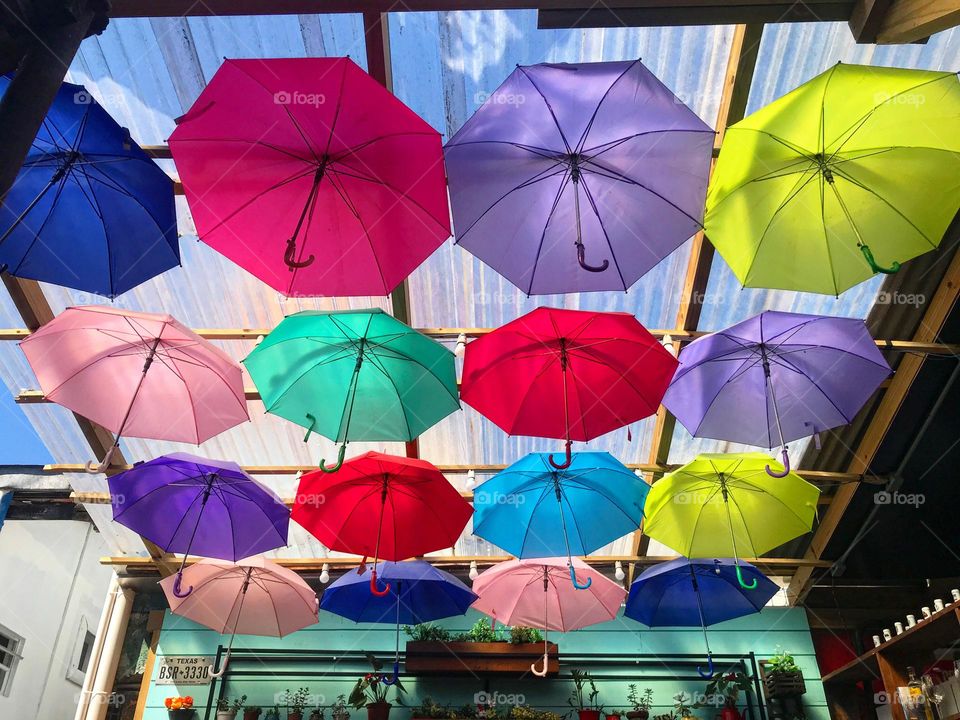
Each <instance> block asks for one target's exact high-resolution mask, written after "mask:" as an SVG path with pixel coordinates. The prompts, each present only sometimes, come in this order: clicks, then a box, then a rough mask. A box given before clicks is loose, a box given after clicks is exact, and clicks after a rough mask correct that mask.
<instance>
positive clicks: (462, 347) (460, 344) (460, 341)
mask: <svg viewBox="0 0 960 720" xmlns="http://www.w3.org/2000/svg"><path fill="white" fill-rule="evenodd" d="M466 351H467V336H466V335H464V334H463V333H460V334H459V335H457V345H456V347H455V348H454V349H453V354H454V355H456V356H457V357H463V354H464V353H465V352H466Z"/></svg>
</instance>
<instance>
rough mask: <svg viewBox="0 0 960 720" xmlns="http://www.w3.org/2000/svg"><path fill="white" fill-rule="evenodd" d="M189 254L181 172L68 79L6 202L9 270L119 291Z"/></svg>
mask: <svg viewBox="0 0 960 720" xmlns="http://www.w3.org/2000/svg"><path fill="white" fill-rule="evenodd" d="M9 85H10V78H9V77H7V76H0V96H2V95H3V93H5V92H6V90H7V87H8V86H9ZM179 264H180V248H179V245H178V241H177V216H176V209H175V206H174V197H173V181H172V180H171V179H170V177H169V176H168V175H167V174H166V173H165V172H164V171H163V170H162V169H161V168H160V167H159V166H158V165H157V164H156V163H154V162H153V160H151V159H150V158H149V157H148V156H147V154H146V153H145V152H144V151H143V150H142V149H141V148H140V147H139V146H138V145H137V144H136V143H135V142H133V140H131V139H130V133H129V132H128V131H127V130H126V129H125V128H122V127H120V125H118V124H117V122H116V121H115V120H114V119H113V118H112V117H110V115H109V114H108V113H107V111H106V110H104V109H103V108H102V107H101V106H100V105H98V104H97V103H96V101H94V100H93V98H92V97H91V96H90V94H89V93H88V92H87V91H86V90H85V89H84V88H83V87H82V86H81V85H71V84H70V83H63V85H62V86H61V88H60V90H59V92H58V93H57V96H56V98H55V99H54V101H53V104H52V105H51V106H50V110H49V111H48V112H47V116H46V118H45V119H44V121H43V125H42V126H41V128H40V131H39V132H38V133H37V137H36V139H35V140H34V141H33V145H32V147H31V149H30V152H29V153H28V154H27V158H26V160H25V161H24V163H23V167H22V168H21V169H20V173H19V174H18V175H17V179H16V181H15V182H14V184H13V187H12V188H11V189H10V191H9V192H8V193H7V195H6V197H5V198H4V199H3V204H2V205H0V270H7V271H9V272H10V273H11V274H12V275H16V276H18V277H23V278H32V279H34V280H42V281H44V282H49V283H54V284H56V285H64V286H66V287H71V288H75V289H77V290H83V291H86V292H92V293H97V294H99V295H107V296H109V297H115V296H117V295H120V294H121V293H124V292H126V291H127V290H129V289H131V288H132V287H134V286H136V285H139V284H140V283H142V282H144V281H145V280H149V279H150V278H152V277H154V276H156V275H159V274H160V273H162V272H164V271H165V270H169V269H170V268H172V267H174V266H176V265H179Z"/></svg>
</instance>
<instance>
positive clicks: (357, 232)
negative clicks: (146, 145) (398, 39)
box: [170, 58, 450, 296]
mask: <svg viewBox="0 0 960 720" xmlns="http://www.w3.org/2000/svg"><path fill="white" fill-rule="evenodd" d="M170 151H171V152H172V153H173V158H174V160H175V161H176V164H177V170H178V171H179V173H180V179H181V180H182V182H183V188H184V192H185V194H186V196H187V201H188V202H189V204H190V211H191V213H192V215H193V220H194V222H195V224H196V227H197V233H198V234H199V235H200V239H201V240H203V241H204V242H205V243H207V244H208V245H210V246H211V247H213V248H214V249H216V250H217V251H218V252H220V253H222V254H224V255H226V256H227V257H228V258H230V259H231V260H233V261H234V262H235V263H237V264H238V265H240V266H241V267H243V268H244V269H246V270H248V271H249V272H251V273H253V274H254V275H256V276H257V277H258V278H260V279H261V280H263V281H264V282H266V283H267V284H269V285H270V286H271V287H273V288H275V289H276V290H279V291H280V292H282V293H285V294H287V295H294V294H299V295H332V296H347V295H386V294H388V293H389V292H390V291H391V290H392V289H393V288H394V287H396V286H397V285H398V284H399V283H400V281H401V280H403V279H404V278H405V277H406V276H407V275H409V274H410V273H411V272H412V271H413V270H414V268H416V267H417V266H418V265H419V264H420V263H422V262H423V261H424V260H425V259H426V258H427V257H428V256H429V255H430V253H432V252H433V251H434V250H436V249H437V247H439V246H440V244H441V243H443V241H444V240H446V239H447V238H448V237H450V214H449V212H450V211H449V207H448V204H447V190H446V178H445V175H444V169H443V154H442V150H441V139H440V134H439V133H438V132H437V131H436V130H434V129H433V128H432V127H430V126H429V125H428V124H427V123H426V122H424V121H423V120H422V119H421V118H420V117H419V116H418V115H417V114H416V113H414V112H413V111H412V110H411V109H410V108H408V107H407V106H406V105H404V104H403V103H402V102H401V101H400V100H398V99H397V98H396V97H394V96H393V95H392V94H390V93H389V92H388V91H387V90H386V89H385V88H384V87H383V86H382V85H380V84H379V83H378V82H377V81H376V80H374V79H373V78H371V77H370V76H369V75H367V74H366V73H365V72H364V71H363V70H361V69H360V68H359V67H358V66H357V65H356V64H355V63H354V62H353V61H352V60H350V59H349V58H297V59H293V58H291V59H271V60H226V61H224V63H223V65H221V66H220V69H219V70H217V73H216V75H214V76H213V79H212V80H211V81H210V83H209V84H208V85H207V87H206V88H205V89H204V91H203V92H202V93H201V94H200V97H198V98H197V101H196V102H195V103H194V104H193V106H192V107H191V108H190V111H189V112H188V113H187V114H186V115H184V116H183V117H182V118H180V119H179V120H178V125H177V128H176V130H174V132H173V135H171V136H170Z"/></svg>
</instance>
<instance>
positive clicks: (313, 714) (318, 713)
mask: <svg viewBox="0 0 960 720" xmlns="http://www.w3.org/2000/svg"><path fill="white" fill-rule="evenodd" d="M308 720H323V710H322V709H321V708H320V707H319V706H317V707H315V708H314V709H313V710H311V711H310V717H309V718H308Z"/></svg>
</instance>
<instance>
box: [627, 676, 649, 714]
mask: <svg viewBox="0 0 960 720" xmlns="http://www.w3.org/2000/svg"><path fill="white" fill-rule="evenodd" d="M627 688H628V689H629V692H628V693H627V702H628V703H630V706H631V707H632V708H633V710H627V717H628V718H629V720H647V718H649V717H650V708H651V706H652V705H653V690H652V689H650V688H644V689H643V692H642V693H641V692H640V691H638V690H637V686H636V685H634V684H630V685H628V686H627Z"/></svg>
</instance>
